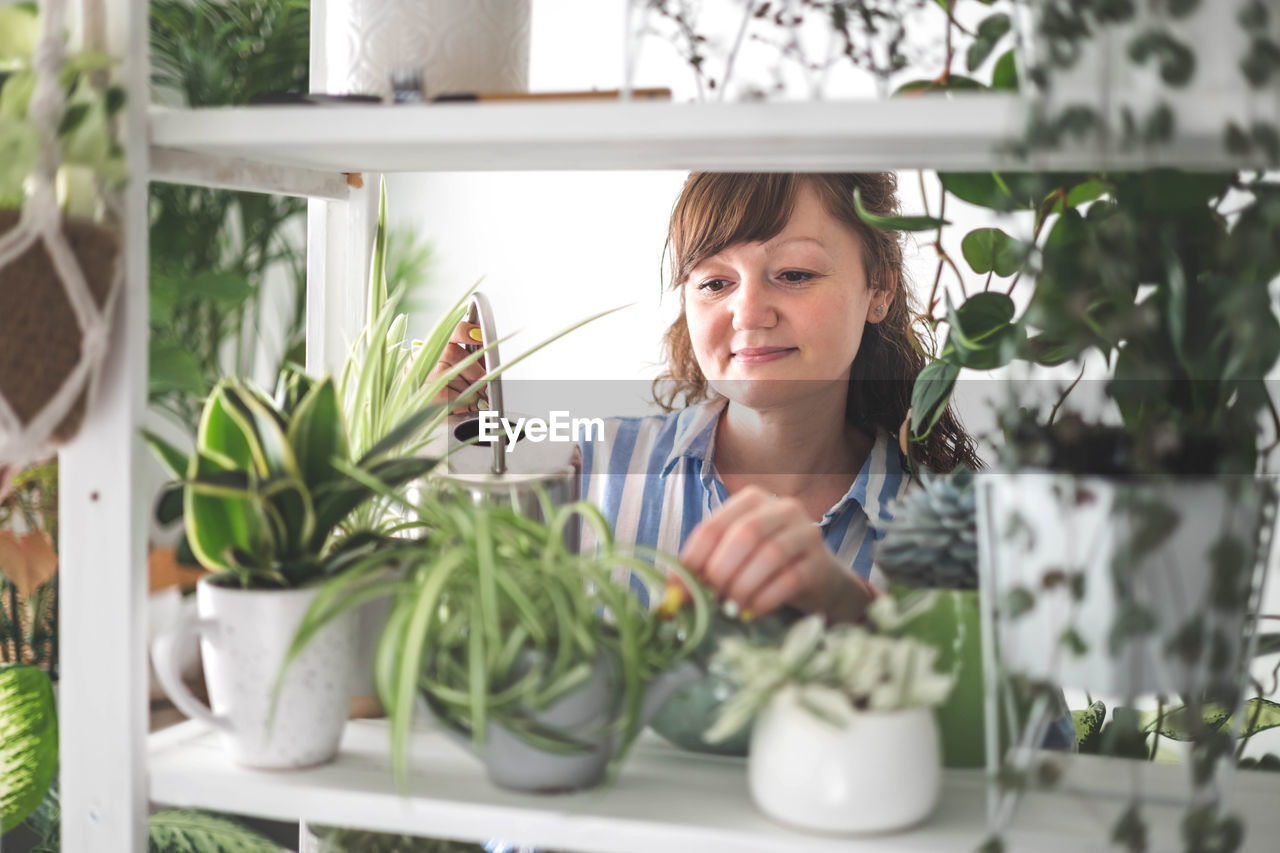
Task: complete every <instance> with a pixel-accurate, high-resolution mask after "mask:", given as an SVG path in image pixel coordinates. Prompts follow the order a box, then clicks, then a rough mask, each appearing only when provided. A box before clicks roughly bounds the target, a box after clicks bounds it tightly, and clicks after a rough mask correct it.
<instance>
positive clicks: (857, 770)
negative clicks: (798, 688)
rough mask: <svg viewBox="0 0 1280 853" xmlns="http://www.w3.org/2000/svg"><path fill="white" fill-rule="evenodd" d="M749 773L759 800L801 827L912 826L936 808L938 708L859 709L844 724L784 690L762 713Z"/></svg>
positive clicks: (782, 818) (767, 809) (832, 829)
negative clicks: (824, 717)
mask: <svg viewBox="0 0 1280 853" xmlns="http://www.w3.org/2000/svg"><path fill="white" fill-rule="evenodd" d="M747 775H748V782H749V784H750V788H751V796H752V798H753V799H754V800H755V803H756V806H757V807H759V809H760V810H761V811H762V812H764V813H765V814H767V815H769V816H770V817H772V818H773V819H775V820H777V821H780V822H782V823H785V824H789V825H791V826H794V827H797V828H799V829H807V830H817V831H820V832H886V831H889V830H894V829H902V828H905V827H908V826H911V825H912V824H915V823H919V822H920V821H921V820H924V818H926V817H927V816H928V815H929V813H930V812H932V811H933V808H934V806H935V805H936V804H937V802H938V794H939V791H940V788H941V784H942V761H941V755H940V752H939V746H938V728H937V725H936V724H935V722H934V718H933V710H932V709H930V708H908V709H906V710H901V711H867V712H861V713H858V714H856V715H855V719H854V721H853V722H852V723H851V724H850V725H848V726H847V727H840V726H836V725H832V724H831V723H828V722H826V721H824V720H821V719H819V718H817V717H815V716H814V715H813V713H812V712H810V711H808V710H805V708H803V707H802V706H801V705H800V704H799V703H798V702H797V701H796V699H795V693H794V692H793V691H791V690H789V689H788V690H783V691H782V692H780V693H779V694H778V695H777V696H776V697H775V698H774V699H773V700H772V701H771V702H770V703H769V704H768V705H767V706H766V707H765V709H764V710H763V711H761V712H760V715H759V716H758V717H757V718H756V721H755V727H754V729H753V730H752V734H751V754H750V756H749V758H748V759H747Z"/></svg>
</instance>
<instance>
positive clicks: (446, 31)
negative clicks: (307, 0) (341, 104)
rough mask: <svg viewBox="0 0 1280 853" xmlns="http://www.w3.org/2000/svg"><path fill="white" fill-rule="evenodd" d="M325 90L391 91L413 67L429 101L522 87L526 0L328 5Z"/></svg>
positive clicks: (348, 0)
mask: <svg viewBox="0 0 1280 853" xmlns="http://www.w3.org/2000/svg"><path fill="white" fill-rule="evenodd" d="M321 8H322V14H323V15H324V33H325V38H324V63H323V64H324V68H325V72H326V73H325V75H324V81H323V85H324V90H325V91H326V92H330V93H356V94H373V95H381V96H382V97H384V98H386V97H387V96H389V95H390V94H391V72H392V70H393V69H397V68H416V69H418V70H419V71H420V72H421V74H422V82H423V89H424V90H425V93H426V95H427V96H428V97H431V96H434V95H439V94H444V93H449V92H492V91H509V92H520V91H526V90H527V89H528V88H529V20H530V0H327V2H325V3H324V5H323V7H317V9H321Z"/></svg>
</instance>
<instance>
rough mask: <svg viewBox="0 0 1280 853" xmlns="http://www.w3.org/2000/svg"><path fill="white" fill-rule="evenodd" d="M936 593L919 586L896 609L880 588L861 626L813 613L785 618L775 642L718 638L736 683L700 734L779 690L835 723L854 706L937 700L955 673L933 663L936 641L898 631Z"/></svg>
mask: <svg viewBox="0 0 1280 853" xmlns="http://www.w3.org/2000/svg"><path fill="white" fill-rule="evenodd" d="M936 600H937V595H936V593H934V592H925V593H920V594H917V595H916V596H915V597H914V598H913V599H911V600H910V601H909V603H907V604H906V606H904V607H903V609H902V610H901V611H899V610H898V605H897V603H896V602H895V601H894V599H893V598H892V597H891V596H887V595H886V596H881V597H880V598H878V599H876V601H875V603H874V604H873V605H872V606H871V608H870V610H869V611H868V616H869V618H870V623H871V624H870V626H868V627H863V626H860V625H833V626H831V627H830V628H828V627H827V626H826V623H825V621H824V620H823V617H822V616H820V615H812V616H806V617H805V618H803V619H801V620H800V621H798V622H796V623H795V624H794V625H792V626H791V628H790V629H789V630H788V631H787V633H786V635H785V636H784V637H783V638H782V640H781V642H780V643H770V644H755V643H752V642H750V641H748V640H746V639H745V638H742V637H729V638H726V639H724V640H722V641H721V644H720V648H719V650H718V651H717V652H716V655H715V663H716V664H717V665H719V666H721V667H723V668H724V670H725V671H726V672H727V673H728V675H729V678H730V679H731V681H732V682H734V683H736V684H737V685H738V689H737V690H736V692H734V693H733V695H731V696H730V697H729V698H728V700H726V701H725V702H724V704H722V705H721V706H720V707H719V709H718V711H717V714H716V720H715V722H714V723H713V724H712V726H711V728H710V729H708V730H707V733H706V735H705V737H706V739H707V741H708V742H710V743H718V742H721V741H724V740H726V739H727V738H729V737H730V736H732V735H734V734H735V733H737V732H739V731H741V730H742V729H743V728H745V727H746V726H747V725H748V724H749V723H750V722H751V721H752V720H753V719H754V718H755V717H756V715H757V714H758V713H760V711H762V710H763V709H764V708H765V707H766V706H767V705H768V704H769V703H770V702H772V701H773V700H774V698H775V697H777V696H778V695H779V694H780V692H782V691H783V690H786V691H788V694H789V695H790V696H792V697H794V698H795V700H796V702H797V703H798V704H799V705H800V707H801V708H804V709H805V710H806V711H808V712H809V713H810V714H812V715H813V716H814V717H815V718H816V719H818V720H821V721H823V722H825V723H828V724H830V725H833V726H837V727H844V726H849V725H856V719H857V714H858V712H859V711H880V712H884V711H896V710H901V709H904V708H931V707H934V706H937V705H940V704H942V703H943V702H944V701H946V698H947V696H948V694H950V692H951V688H952V687H953V686H954V683H955V676H954V674H953V673H942V672H939V671H938V670H937V667H936V662H937V658H938V649H937V648H935V647H934V646H932V645H929V644H928V643H926V642H923V641H921V640H919V639H917V638H914V637H911V636H901V635H899V631H900V629H901V628H903V627H904V626H905V625H907V624H909V623H911V622H912V621H914V620H915V619H916V618H918V617H919V616H921V615H922V614H924V613H927V612H928V611H929V610H931V609H932V608H933V606H934V604H935V602H936Z"/></svg>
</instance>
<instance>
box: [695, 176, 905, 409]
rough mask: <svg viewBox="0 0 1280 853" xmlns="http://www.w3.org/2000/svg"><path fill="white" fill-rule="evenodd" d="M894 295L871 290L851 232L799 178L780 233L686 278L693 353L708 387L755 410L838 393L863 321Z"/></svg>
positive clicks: (875, 317)
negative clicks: (793, 205)
mask: <svg viewBox="0 0 1280 853" xmlns="http://www.w3.org/2000/svg"><path fill="white" fill-rule="evenodd" d="M892 296H893V293H892V291H891V290H889V289H884V290H881V291H878V292H874V293H873V292H872V291H871V290H870V289H869V288H868V286H867V276H866V270H865V269H864V268H863V264H862V245H861V241H860V240H859V239H858V235H857V233H856V232H855V231H854V230H853V229H851V228H849V227H848V226H847V225H845V224H844V223H842V222H840V221H839V220H838V219H836V218H834V217H833V216H831V215H830V214H829V213H828V212H827V210H826V208H825V207H824V206H823V204H822V201H821V200H820V198H819V196H818V194H817V192H816V191H815V190H814V189H813V187H812V186H810V185H808V184H805V185H804V186H803V187H802V188H801V190H800V192H799V194H798V195H797V197H796V204H795V210H794V211H793V212H792V214H791V219H790V220H788V222H787V225H786V227H785V228H783V229H782V231H781V232H780V233H779V234H778V235H777V236H775V237H774V238H773V239H771V240H768V241H766V242H763V243H737V244H734V245H732V246H729V247H728V248H726V249H725V250H724V251H722V252H720V253H719V254H717V255H713V256H712V257H710V258H707V259H706V260H704V261H703V262H702V263H700V264H698V265H697V266H696V267H694V269H693V270H692V272H691V273H690V274H689V278H688V280H687V281H686V282H685V284H684V300H685V314H686V318H687V320H688V324H689V337H690V339H691V341H692V344H693V351H694V355H695V356H696V358H697V360H698V365H699V367H701V368H702V372H703V375H705V376H706V377H707V380H708V381H709V382H710V384H711V386H712V387H713V388H714V389H715V390H716V391H718V392H719V393H721V394H724V395H725V396H726V397H728V398H729V399H730V400H732V401H734V402H736V403H739V404H742V405H746V406H748V407H750V408H753V409H765V408H772V407H776V406H785V405H788V404H791V403H794V402H796V401H798V400H799V399H801V398H803V397H806V396H810V395H814V394H833V393H838V394H841V395H843V394H844V393H845V392H846V388H847V383H848V380H849V369H850V366H851V365H852V364H853V358H854V356H855V355H857V353H858V345H859V344H860V343H861V341H862V329H863V325H864V324H865V323H866V322H868V321H870V322H879V320H880V319H881V317H882V316H883V315H881V314H877V309H878V308H879V307H880V306H884V310H885V311H887V310H888V305H889V301H890V299H891V298H892Z"/></svg>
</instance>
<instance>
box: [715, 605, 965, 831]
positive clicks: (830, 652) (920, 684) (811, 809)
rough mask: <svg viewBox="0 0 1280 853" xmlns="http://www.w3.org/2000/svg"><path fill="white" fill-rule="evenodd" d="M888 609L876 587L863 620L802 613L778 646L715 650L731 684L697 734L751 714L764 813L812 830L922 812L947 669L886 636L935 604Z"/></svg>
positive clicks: (728, 730)
mask: <svg viewBox="0 0 1280 853" xmlns="http://www.w3.org/2000/svg"><path fill="white" fill-rule="evenodd" d="M934 601H935V599H934V598H933V596H932V594H929V593H926V594H924V595H922V596H920V597H919V598H918V599H916V600H915V601H913V602H912V603H911V604H910V605H908V606H907V607H906V608H904V609H903V610H902V611H898V609H897V607H896V605H895V604H894V601H893V599H891V598H889V597H888V596H882V597H881V598H879V599H877V601H876V602H875V603H874V604H872V606H871V610H870V611H869V617H870V621H871V627H865V626H860V625H836V626H832V627H830V628H828V627H826V625H825V623H824V621H823V619H822V617H820V616H807V617H805V618H804V619H801V620H800V621H799V622H797V623H796V624H795V625H793V626H792V627H791V629H790V630H789V631H788V632H787V634H786V636H785V637H784V638H783V640H782V642H781V644H774V645H753V644H751V643H749V642H746V641H744V640H742V639H739V638H732V637H731V638H727V639H725V640H724V641H723V643H722V644H721V647H720V651H719V652H718V653H717V654H718V657H719V658H720V660H721V661H722V662H723V663H724V665H725V666H726V668H727V669H728V671H729V672H730V673H731V674H732V676H733V678H734V679H735V681H736V682H737V683H738V684H739V685H740V686H739V688H738V691H737V692H736V693H735V694H734V695H733V696H732V697H731V698H730V699H729V700H728V701H727V702H725V704H724V705H723V706H722V707H721V710H720V713H719V715H718V717H717V719H716V722H715V724H714V725H713V726H712V727H711V729H709V730H708V732H707V739H708V740H710V741H713V742H714V741H717V740H722V739H724V738H726V737H728V736H730V735H732V734H733V733H734V732H736V731H738V730H739V729H741V728H742V727H743V726H745V725H747V723H749V722H750V721H751V720H753V719H754V720H755V724H754V728H753V730H752V735H751V752H750V755H749V757H748V759H747V775H748V782H749V784H750V788H751V796H752V798H753V799H754V800H755V803H756V805H757V806H758V807H759V808H760V810H761V811H763V812H764V813H765V814H767V815H769V816H770V817H773V818H774V819H776V820H779V821H781V822H783V823H787V824H790V825H793V826H797V827H800V828H803V829H810V830H818V831H822V832H883V831H887V830H893V829H899V828H902V827H906V826H910V825H911V824H914V823H917V822H918V821H920V820H923V819H924V818H925V817H926V816H927V815H928V814H929V812H930V811H932V809H933V807H934V805H935V804H936V803H937V799H938V792H939V789H940V785H941V762H940V759H939V747H938V732H937V726H936V724H935V722H934V718H933V707H934V706H935V705H938V704H941V703H942V702H943V701H945V700H946V697H947V694H948V693H949V692H950V690H951V686H952V683H953V682H954V676H953V675H952V674H948V673H943V672H939V671H938V670H937V666H936V664H937V658H938V651H937V649H936V648H934V647H932V646H929V645H927V644H925V643H922V642H920V641H919V640H916V639H913V638H910V637H905V636H899V637H895V636H892V635H891V634H889V633H886V632H891V631H896V630H898V629H900V628H901V627H902V625H903V624H904V623H907V622H910V621H911V620H913V619H915V618H916V617H918V616H919V615H920V613H922V612H924V611H926V610H928V609H929V608H930V607H932V606H933V605H934Z"/></svg>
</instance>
